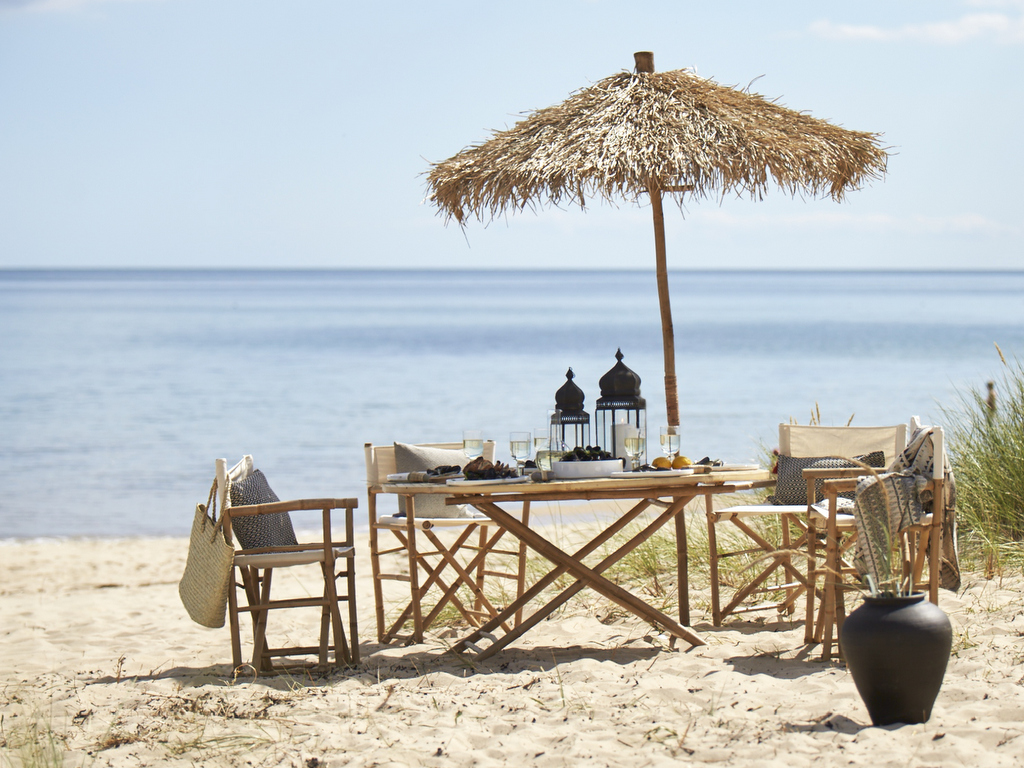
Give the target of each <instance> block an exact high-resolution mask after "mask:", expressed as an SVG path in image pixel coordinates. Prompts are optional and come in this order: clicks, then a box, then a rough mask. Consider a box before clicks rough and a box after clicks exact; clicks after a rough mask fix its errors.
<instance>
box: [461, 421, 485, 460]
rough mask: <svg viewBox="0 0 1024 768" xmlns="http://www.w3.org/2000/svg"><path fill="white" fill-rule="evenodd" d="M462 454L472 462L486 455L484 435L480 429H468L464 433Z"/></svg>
mask: <svg viewBox="0 0 1024 768" xmlns="http://www.w3.org/2000/svg"><path fill="white" fill-rule="evenodd" d="M462 452H463V453H464V454H466V458H467V459H469V460H470V461H473V460H474V459H479V458H480V457H481V456H483V455H484V433H483V432H481V431H480V430H479V429H467V430H465V431H464V432H463V433H462Z"/></svg>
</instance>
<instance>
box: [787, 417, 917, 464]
mask: <svg viewBox="0 0 1024 768" xmlns="http://www.w3.org/2000/svg"><path fill="white" fill-rule="evenodd" d="M906 447H907V425H906V424H895V425H893V426H891V427H818V426H805V425H802V424H779V453H781V454H783V455H785V456H793V457H796V458H803V457H810V456H842V457H844V458H850V457H852V456H862V455H864V454H867V453H871V452H872V451H884V452H885V464H884V466H886V467H887V466H889V464H890V463H892V460H893V459H894V458H896V456H898V455H899V454H900V453H901V452H902V451H903V449H904V448H906Z"/></svg>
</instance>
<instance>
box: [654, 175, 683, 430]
mask: <svg viewBox="0 0 1024 768" xmlns="http://www.w3.org/2000/svg"><path fill="white" fill-rule="evenodd" d="M647 193H648V195H650V198H651V210H652V211H653V212H654V263H655V271H656V273H657V280H658V304H659V306H660V307H661V343H662V347H663V349H664V355H665V409H666V411H667V415H668V425H669V426H670V427H678V426H679V392H678V389H677V386H676V336H675V330H674V329H673V328H672V303H671V302H670V300H669V294H668V263H667V260H666V258H665V212H664V209H663V208H662V205H661V189H660V188H659V187H658V186H657V185H656V184H652V185H650V186H649V187H648V188H647Z"/></svg>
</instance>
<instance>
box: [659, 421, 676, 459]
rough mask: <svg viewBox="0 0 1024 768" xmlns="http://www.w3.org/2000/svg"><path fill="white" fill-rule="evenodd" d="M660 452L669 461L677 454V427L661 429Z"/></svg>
mask: <svg viewBox="0 0 1024 768" xmlns="http://www.w3.org/2000/svg"><path fill="white" fill-rule="evenodd" d="M661 452H662V453H664V454H665V457H666V458H667V459H669V460H671V459H674V458H675V457H676V455H677V454H678V453H679V427H662V428H661Z"/></svg>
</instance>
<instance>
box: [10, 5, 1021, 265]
mask: <svg viewBox="0 0 1024 768" xmlns="http://www.w3.org/2000/svg"><path fill="white" fill-rule="evenodd" d="M640 50H650V51H653V52H654V58H655V66H656V68H657V69H659V70H668V69H681V68H691V69H694V70H695V71H696V72H697V73H698V74H699V75H701V76H704V77H708V78H710V79H712V80H714V81H715V82H717V83H720V84H722V85H730V86H737V87H740V88H745V87H747V86H748V85H749V86H750V88H751V90H753V91H755V92H757V93H760V94H761V95H763V96H765V97H768V98H770V99H776V100H778V101H779V102H780V103H782V104H783V105H785V106H787V107H789V108H791V109H796V110H800V111H807V112H809V113H810V114H812V115H813V116H815V117H820V118H824V119H827V120H830V121H832V122H834V123H837V124H839V125H842V126H843V127H846V128H851V129H855V130H861V131H872V132H878V133H881V134H883V137H882V142H883V144H884V146H886V147H888V148H889V149H890V152H891V157H890V159H889V163H888V174H887V175H886V177H885V178H884V180H881V181H873V182H870V183H869V184H868V185H867V186H865V187H864V188H863V189H860V190H857V191H854V192H851V193H850V194H849V195H848V197H847V198H846V200H845V201H844V202H842V203H836V202H834V201H832V200H830V199H824V200H819V199H813V198H803V197H797V198H792V197H789V196H788V195H787V194H786V193H784V192H783V191H782V190H778V189H774V190H772V191H771V192H770V193H769V194H768V196H767V197H766V198H765V199H764V200H762V201H757V202H754V201H749V200H745V199H739V198H736V197H733V196H730V197H727V198H724V199H709V200H701V201H694V202H692V203H689V204H684V206H683V207H682V208H679V207H677V206H675V205H668V206H667V207H666V219H667V237H668V263H669V267H670V268H671V269H749V268H762V269H910V270H917V269H992V270H999V269H1024V258H1022V257H1024V224H1022V223H1021V216H1020V209H1021V203H1020V195H1019V184H1020V180H1021V179H1022V178H1024V153H1022V152H1021V151H1020V149H1019V147H1020V142H1019V138H1018V136H1017V134H1018V133H1019V131H1020V126H1021V125H1022V124H1024V66H1022V65H1024V0H862V1H861V2H857V3H820V2H785V1H784V0H783V1H780V2H772V3H765V2H763V0H734V1H732V2H728V3H709V2H706V0H704V2H700V3H697V2H690V1H689V0H647V1H646V2H644V3H638V4H633V3H623V2H621V0H617V1H614V2H613V1H612V0H517V1H516V2H514V3H486V2H483V3H482V2H479V0H475V1H474V2H470V1H469V0H439V1H437V2H429V3H424V2H412V1H411V0H409V1H406V2H388V0H377V2H373V3H367V2H361V3H355V2H351V0H341V1H336V0H277V1H276V2H270V1H267V0H0V268H91V267H101V268H157V267H159V268H164V267H172V268H177V267H181V268H194V267H209V268H229V269H231V268H387V269H408V268H430V269H433V268H445V269H474V268H483V269H489V268H499V267H500V268H507V269H519V268H526V269H538V268H566V269H578V268H598V269H605V268H650V269H653V262H654V256H653V249H654V245H653V228H652V224H651V211H650V207H649V205H648V204H647V203H646V202H645V201H641V202H640V203H639V204H637V203H633V202H628V201H623V202H622V203H621V204H620V205H608V204H603V205H596V204H595V205H594V206H591V207H588V209H587V211H586V212H582V211H580V210H579V209H558V208H542V209H540V210H538V211H537V212H531V211H527V212H524V213H519V214H515V215H509V216H508V217H505V218H501V219H499V220H496V221H493V222H483V223H482V222H478V221H475V220H474V221H471V222H470V223H469V224H468V226H467V227H466V228H465V229H462V228H460V227H459V226H458V225H456V224H454V223H451V224H448V225H445V222H444V220H443V219H442V218H441V217H439V216H438V215H437V212H436V211H435V209H434V208H433V207H432V206H431V205H430V204H429V202H427V201H426V200H425V198H426V186H425V173H426V172H427V171H428V170H429V169H430V163H432V162H439V161H442V160H444V159H446V158H448V157H450V156H451V155H453V154H455V153H456V152H458V151H459V150H460V149H462V148H464V147H466V146H468V145H470V144H473V143H476V142H479V141H482V140H485V139H486V138H487V137H488V136H489V135H490V134H491V132H492V131H494V130H501V129H504V128H507V127H510V126H511V125H513V124H514V123H515V122H516V121H517V120H518V119H520V118H521V117H522V116H523V115H525V114H526V113H528V112H530V111H531V110H534V109H538V108H541V107H545V106H549V105H551V104H555V103H558V102H560V101H562V100H563V99H564V98H565V97H566V96H568V95H569V94H570V93H572V92H573V91H576V90H578V89H580V88H583V87H586V86H588V85H590V84H592V83H594V82H596V81H598V80H600V79H601V78H603V77H606V76H608V75H612V74H615V73H618V72H621V71H624V70H631V69H632V68H633V53H634V51H640ZM1011 132H1013V133H1012V135H1011Z"/></svg>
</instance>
